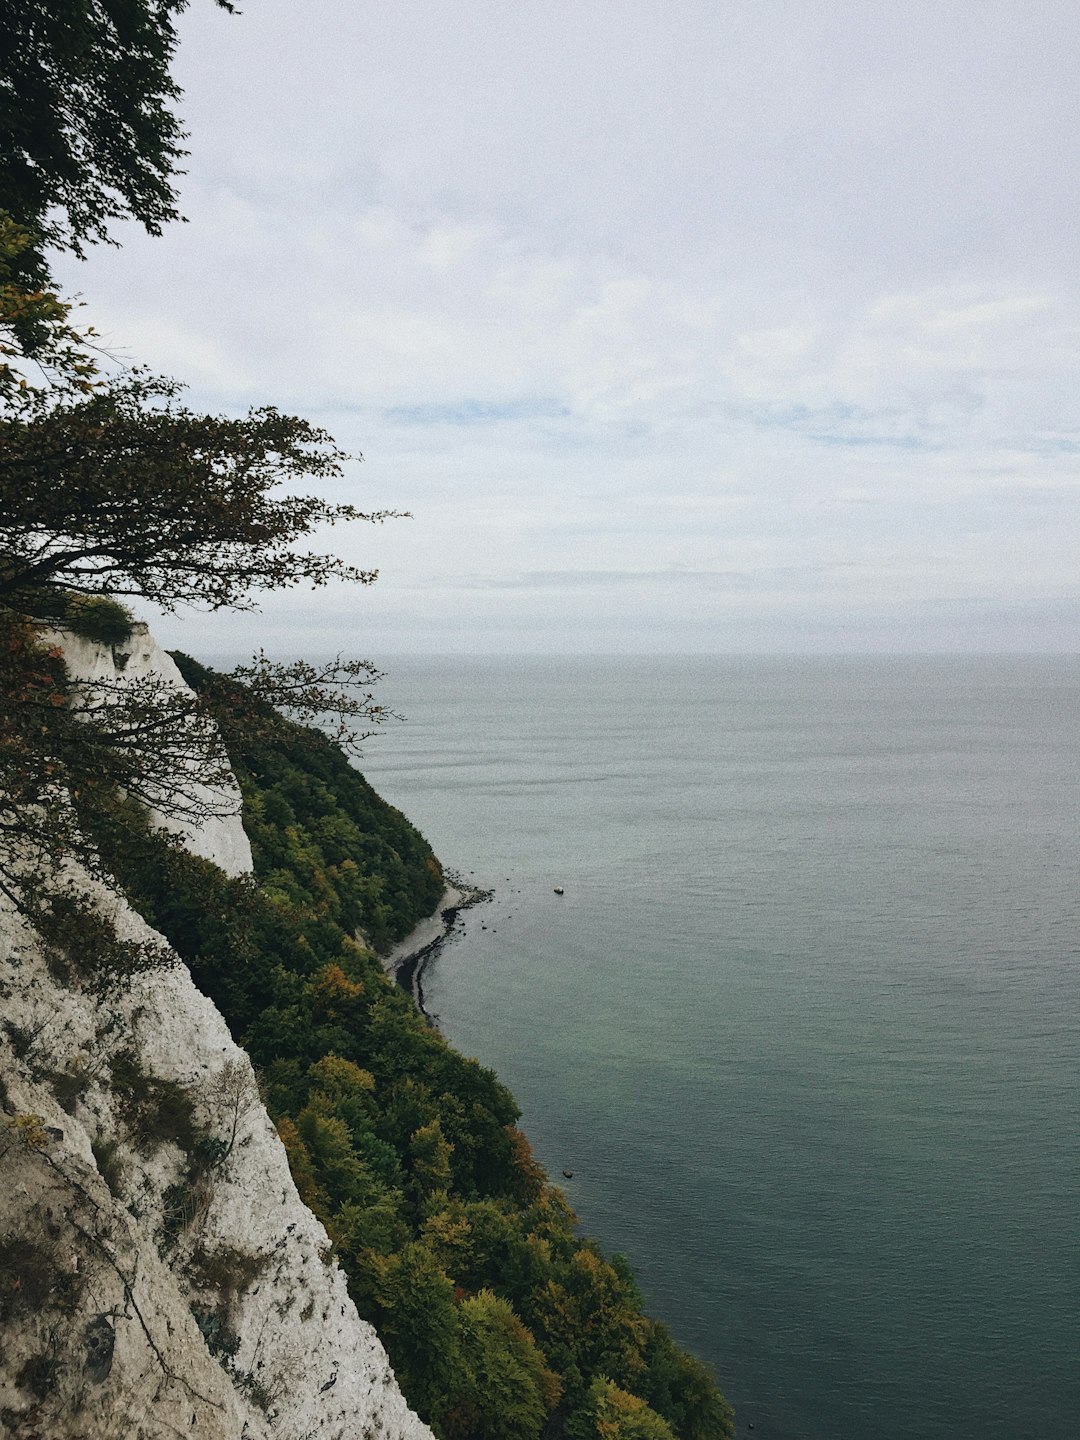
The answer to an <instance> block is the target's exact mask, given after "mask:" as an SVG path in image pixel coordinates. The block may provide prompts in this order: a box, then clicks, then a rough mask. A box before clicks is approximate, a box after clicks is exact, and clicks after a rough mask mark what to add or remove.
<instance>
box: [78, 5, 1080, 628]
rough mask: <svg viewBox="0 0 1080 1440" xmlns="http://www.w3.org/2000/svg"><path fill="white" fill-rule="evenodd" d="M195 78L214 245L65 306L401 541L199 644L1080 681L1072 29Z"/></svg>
mask: <svg viewBox="0 0 1080 1440" xmlns="http://www.w3.org/2000/svg"><path fill="white" fill-rule="evenodd" d="M177 76H178V79H179V81H180V83H181V85H182V86H183V88H184V90H185V98H184V101H183V103H182V106H181V114H182V116H183V118H184V121H185V123H186V125H187V128H188V130H189V132H190V138H189V141H188V145H189V149H190V152H191V153H190V157H189V160H188V161H187V170H188V173H187V174H186V175H185V176H184V177H183V179H182V181H181V185H180V192H181V208H182V210H183V212H184V214H185V216H186V217H187V223H186V224H183V225H174V226H171V227H169V229H168V230H167V232H166V234H165V235H164V236H163V237H161V238H157V239H153V238H149V237H147V236H145V235H144V234H143V233H142V232H141V231H139V230H138V229H137V228H136V227H134V226H122V227H119V228H118V229H117V231H116V235H117V238H118V239H119V240H120V241H121V246H120V248H117V249H108V248H104V247H99V248H98V249H97V250H96V251H94V252H93V253H92V255H91V256H90V258H89V259H88V260H87V261H85V262H82V263H80V262H78V261H75V260H74V259H66V260H65V261H64V262H63V264H62V265H61V266H60V267H59V268H60V271H61V274H62V278H63V279H64V281H65V282H66V284H67V286H68V288H71V289H76V290H78V291H80V292H81V293H82V295H83V296H84V298H85V301H86V305H87V309H86V312H85V313H86V315H87V318H88V319H90V320H91V321H93V322H94V323H95V325H96V327H97V328H98V330H99V331H101V332H102V333H103V335H104V337H105V340H106V343H107V344H108V346H109V348H110V349H111V350H112V351H113V352H114V353H115V354H117V355H119V356H122V357H130V358H131V359H133V360H138V361H141V362H144V363H147V364H149V365H151V366H152V367H154V368H155V369H157V370H160V371H163V372H165V373H168V374H171V375H174V376H176V377H177V378H179V379H181V380H183V381H185V382H186V383H187V384H188V385H189V387H190V392H189V403H191V404H194V405H198V406H202V407H206V408H207V409H212V410H215V411H223V412H229V413H235V412H243V411H244V410H245V409H246V408H247V407H248V406H249V405H258V404H265V403H273V404H276V405H278V406H279V407H280V408H282V409H285V410H288V411H290V412H292V413H296V414H301V415H304V416H307V417H309V418H311V419H312V420H314V421H316V422H317V423H319V424H320V425H323V426H325V427H326V428H327V429H328V430H330V431H331V432H332V433H333V435H334V436H335V438H336V439H337V440H338V441H339V443H341V444H342V445H344V446H345V447H346V448H347V449H349V450H350V451H354V452H362V454H363V462H362V463H359V462H358V463H356V464H354V465H351V466H350V467H349V469H348V474H347V476H346V477H345V479H344V481H343V482H342V484H341V485H340V486H339V487H336V488H335V489H334V491H333V492H332V496H333V498H335V499H349V500H352V501H354V502H355V503H357V504H359V505H360V506H361V507H362V508H364V509H365V510H378V509H385V508H389V509H394V510H405V511H409V512H410V514H411V518H408V519H400V520H395V521H391V522H388V523H387V524H385V525H383V526H380V527H373V526H366V525H359V526H353V527H349V528H348V529H341V528H338V529H335V530H334V531H333V532H331V533H330V534H328V535H325V536H320V537H319V538H320V544H321V546H322V548H328V549H333V550H335V551H336V552H337V553H340V554H342V555H343V556H345V557H346V558H347V559H349V560H350V561H354V562H355V563H357V564H360V565H362V566H364V567H367V568H370V567H375V568H377V569H378V570H379V572H380V578H379V580H378V583H377V584H376V585H375V586H373V587H371V588H365V589H359V590H349V589H345V588H343V587H333V588H330V589H327V590H323V591H319V592H315V593H310V594H309V593H303V592H298V591H293V592H289V593H287V594H282V595H275V596H270V597H267V599H266V601H265V603H264V604H263V607H262V614H261V616H250V615H225V614H221V615H214V616H191V615H190V614H189V615H187V616H184V617H179V618H165V619H161V620H160V621H159V622H158V624H157V626H156V628H157V630H158V631H159V633H160V635H161V638H162V639H163V640H164V641H165V642H166V643H168V644H170V645H181V646H183V647H184V648H186V649H191V650H193V651H195V652H197V653H201V654H204V655H209V656H213V655H215V654H225V653H233V652H241V653H246V652H248V651H250V650H251V649H252V648H253V646H256V645H264V646H265V647H266V648H267V649H268V650H269V651H271V652H272V653H276V654H294V653H309V654H314V653H320V654H321V653H325V652H328V651H335V650H338V649H346V650H350V651H358V652H359V653H363V654H371V655H373V656H382V655H390V654H395V653H402V652H406V653H407V652H417V653H433V652H439V653H462V652H470V653H471V652H555V653H560V652H574V653H590V652H592V653H612V652H614V653H623V652H626V653H670V652H691V653H695V652H719V653H754V652H779V653H787V652H791V653H818V652H920V651H927V652H956V651H991V652H992V651H1077V650H1080V579H1078V575H1077V560H1078V556H1080V523H1078V522H1080V486H1078V480H1080V475H1078V470H1080V385H1078V380H1080V374H1078V371H1080V344H1078V341H1080V273H1078V267H1077V249H1078V236H1080V205H1078V188H1080V164H1078V163H1077V162H1078V159H1080V156H1078V154H1077V151H1078V148H1080V125H1078V124H1077V99H1076V97H1077V95H1078V94H1080V6H1078V5H1076V3H1075V0H1009V3H1004V0H905V3H904V4H900V5H898V4H896V3H895V0H889V3H879V0H573V3H569V0H545V3H544V4H543V5H534V4H525V3H509V4H508V3H507V0H468V3H465V0H245V4H244V13H243V15H242V16H239V17H230V16H228V15H226V14H225V13H224V12H223V11H221V10H220V9H218V8H217V7H215V6H213V5H212V4H211V3H210V0H193V4H192V7H191V9H190V10H189V11H188V12H187V14H186V15H185V17H184V20H183V23H182V44H181V48H180V52H179V55H178V63H177ZM312 488H315V489H317V488H318V487H317V486H315V487H312Z"/></svg>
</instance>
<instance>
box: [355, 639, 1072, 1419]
mask: <svg viewBox="0 0 1080 1440" xmlns="http://www.w3.org/2000/svg"><path fill="white" fill-rule="evenodd" d="M386 668H387V670H388V671H389V672H390V673H389V678H388V680H387V681H386V682H384V686H383V692H384V697H385V698H386V699H387V700H388V701H389V702H390V703H392V704H394V705H395V706H396V707H397V708H398V709H400V710H403V711H404V712H405V713H406V714H407V715H408V723H407V724H404V725H402V726H398V727H395V728H394V730H393V731H392V732H391V733H388V734H387V735H385V736H383V737H381V738H380V739H378V740H376V741H373V742H371V744H370V746H369V753H368V756H367V757H366V760H365V764H364V767H363V768H364V769H365V770H366V772H367V773H368V775H369V776H370V778H371V779H372V781H373V782H374V783H375V784H376V786H377V787H378V788H379V789H380V790H381V792H382V793H383V794H384V795H386V797H387V798H388V799H390V800H391V801H392V802H393V803H394V804H396V805H398V806H400V808H402V809H403V810H404V811H405V812H406V813H407V814H408V815H409V816H410V818H411V819H412V820H413V821H414V822H415V823H416V824H418V825H419V826H420V828H421V829H422V830H423V831H424V832H425V834H426V835H427V836H428V838H429V840H430V841H431V842H432V844H433V845H434V847H435V849H436V851H437V852H438V853H439V855H440V856H441V857H442V859H443V860H444V862H445V863H446V864H448V865H450V866H454V867H457V868H458V869H459V870H461V871H462V872H465V873H467V874H471V875H472V876H474V878H475V880H476V881H477V882H479V883H482V884H484V885H490V886H492V887H493V888H494V889H495V892H496V893H495V898H494V900H493V902H492V903H491V904H489V905H488V906H486V907H483V908H480V909H477V910H474V911H472V912H470V914H469V916H468V919H467V923H466V932H465V934H464V936H463V937H462V938H461V939H459V940H457V941H455V942H453V943H451V944H450V945H449V946H448V947H447V948H446V949H445V950H444V951H443V953H442V955H441V956H440V958H439V959H438V960H437V961H436V962H435V964H434V965H433V967H432V968H431V969H430V970H429V972H428V974H427V977H426V984H425V991H426V995H427V999H428V1004H429V1008H431V1009H433V1010H434V1011H435V1012H437V1014H438V1015H439V1017H440V1020H441V1024H442V1028H443V1029H444V1031H445V1033H446V1034H447V1035H448V1037H449V1038H450V1039H451V1040H452V1041H453V1042H454V1043H455V1044H456V1045H457V1046H458V1047H459V1048H461V1049H463V1050H465V1051H466V1052H468V1053H470V1054H473V1055H476V1056H478V1057H479V1058H480V1059H481V1060H483V1061H484V1062H485V1063H486V1064H490V1065H492V1066H494V1067H495V1069H496V1070H497V1071H498V1072H499V1074H500V1075H501V1076H502V1077H503V1078H504V1080H505V1081H506V1082H507V1084H508V1085H509V1086H510V1088H511V1089H512V1090H513V1091H514V1093H515V1094H516V1096H517V1097H518V1100H519V1102H520V1103H521V1105H522V1107H523V1109H524V1122H523V1123H524V1125H525V1128H526V1130H527V1131H528V1133H529V1135H530V1137H531V1138H532V1140H533V1142H534V1146H535V1147H536V1149H537V1150H538V1152H539V1154H540V1157H541V1158H542V1160H543V1161H544V1162H545V1164H546V1165H547V1167H548V1168H549V1170H550V1171H552V1172H553V1173H554V1174H556V1175H558V1174H559V1172H560V1171H562V1170H563V1169H567V1170H572V1171H573V1179H572V1180H568V1181H567V1182H566V1190H567V1193H568V1195H569V1198H570V1200H571V1202H572V1203H573V1204H574V1206H575V1207H576V1209H577V1211H578V1213H579V1215H580V1216H581V1219H582V1223H583V1228H584V1229H585V1230H586V1231H587V1232H588V1233H591V1234H595V1235H596V1236H597V1237H599V1238H600V1240H601V1241H602V1243H603V1244H604V1245H605V1247H606V1248H608V1249H609V1250H622V1251H625V1252H626V1253H627V1254H628V1255H629V1257H630V1259H631V1261H632V1263H633V1265H634V1268H635V1270H636V1272H637V1275H638V1277H639V1279H640V1282H641V1285H642V1289H643V1291H644V1294H645V1297H646V1300H647V1303H648V1307H649V1308H650V1310H651V1312H652V1313H654V1314H657V1315H659V1316H661V1317H662V1318H664V1319H666V1320H667V1321H668V1322H669V1323H670V1324H671V1326H672V1328H673V1329H674V1330H675V1332H676V1334H677V1335H678V1337H679V1338H680V1339H681V1340H682V1341H683V1342H684V1343H685V1344H687V1345H688V1346H689V1347H690V1348H692V1349H693V1350H694V1351H695V1352H696V1353H698V1354H699V1355H701V1356H702V1357H703V1358H704V1359H706V1360H708V1361H709V1362H710V1363H712V1364H713V1365H714V1366H715V1368H716V1371H717V1373H718V1375H719V1378H720V1380H721V1383H722V1384H723V1386H724V1389H725V1390H726V1392H727V1393H728V1395H729V1397H730V1398H731V1399H732V1401H733V1402H734V1403H735V1405H736V1406H737V1409H738V1420H739V1434H740V1435H742V1434H746V1433H747V1432H748V1426H749V1424H750V1423H753V1426H754V1435H755V1440H912V1437H918V1440H939V1437H940V1440H944V1437H949V1440H998V1437H1000V1440H1019V1437H1027V1436H1031V1437H1054V1440H1066V1437H1072V1436H1076V1435H1078V1434H1080V1223H1078V1222H1080V1147H1078V1133H1077V1131H1078V1127H1077V1122H1078V1120H1080V1058H1078V1057H1080V1044H1078V1035H1080V884H1078V882H1080V766H1078V764H1077V761H1078V755H1080V658H1060V657H1032V658H1024V659H1014V658H999V657H992V658H991V657H984V658H968V659H946V658H933V659H895V658H888V659H884V658H876V659H833V658H815V659H789V658H784V659H779V658H760V659H728V658H699V657H680V658H669V659H662V660H657V659H647V660H639V659H631V660H627V659H618V660H616V659H601V660H596V659H571V660H566V659H529V660H521V659H516V660H506V659H476V658H471V659H449V658H439V659H432V660H417V659H407V660H406V659H397V660H393V661H390V662H388V663H387V665H386ZM560 884H561V885H563V886H564V887H565V891H566V893H565V895H564V896H563V897H561V898H560V897H558V896H556V895H555V894H554V893H553V887H554V886H555V885H560Z"/></svg>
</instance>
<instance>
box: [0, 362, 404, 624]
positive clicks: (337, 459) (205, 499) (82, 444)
mask: <svg viewBox="0 0 1080 1440" xmlns="http://www.w3.org/2000/svg"><path fill="white" fill-rule="evenodd" d="M179 391H180V387H179V386H177V385H176V384H174V383H173V382H171V381H166V380H161V379H155V378H150V377H147V376H143V375H131V376H128V377H126V378H123V379H120V380H116V381H110V382H109V383H108V384H107V385H105V386H104V387H103V388H101V389H99V390H96V391H94V392H93V393H92V394H90V395H89V396H85V397H74V398H66V399H64V400H62V401H61V402H60V403H59V404H54V403H51V401H50V399H49V397H44V396H43V397H39V398H38V399H37V400H36V402H30V403H28V404H27V405H26V406H24V407H21V409H20V411H19V412H18V413H14V414H11V413H9V414H7V415H5V416H0V602H3V603H6V604H9V605H11V604H14V605H16V606H18V605H19V602H20V601H22V602H23V603H24V604H26V603H34V602H35V598H37V599H40V597H41V596H42V595H43V593H44V592H48V591H55V590H75V591H81V592H83V593H89V594H102V593H109V594H113V595H127V596H134V595H137V596H141V597H142V598H143V599H146V600H150V601H152V602H153V603H154V604H156V605H159V606H161V607H162V608H163V609H167V610H172V609H175V608H176V607H177V606H178V605H182V604H193V605H198V606H202V607H205V608H206V609H210V610H216V609H220V608H223V607H229V608H232V609H252V608H254V604H253V592H256V591H259V590H268V589H281V588H283V587H287V586H292V585H296V584H299V583H301V582H307V583H309V584H312V585H324V584H326V583H327V581H329V580H331V579H341V580H346V581H352V582H354V583H358V584H361V585H366V584H370V583H371V581H372V580H374V579H375V572H373V571H370V570H361V569H359V568H357V567H355V566H351V565H347V564H345V563H344V561H342V560H339V559H338V558H337V557H336V556H333V555H326V554H318V553H312V552H310V551H308V550H306V549H302V548H298V546H297V542H298V541H299V540H300V539H302V537H304V536H306V535H308V534H310V533H311V532H312V531H313V530H314V529H315V528H316V527H318V526H321V525H333V524H336V523H338V522H340V521H343V520H366V521H370V522H377V521H380V520H384V519H386V518H387V512H380V513H375V514H364V513H363V512H361V511H360V510H358V509H357V508H356V507H355V506H353V505H341V504H330V503H328V502H326V501H324V500H321V499H318V498H317V497H315V496H312V495H296V494H277V493H274V492H275V491H276V489H277V487H278V486H282V485H286V484H290V483H295V482H296V481H297V480H298V479H299V478H301V477H308V476H314V477H318V478H320V479H326V478H333V477H336V476H338V475H340V473H341V463H342V461H343V460H345V459H346V458H347V457H346V456H345V455H344V454H343V452H341V451H340V450H338V449H337V447H336V446H334V445H333V443H332V441H331V439H330V437H329V436H328V435H327V434H326V433H325V432H324V431H321V430H319V429H316V428H315V427H314V426H312V425H310V424H309V423H308V422H307V421H305V420H299V419H297V418H295V417H293V416H286V415H282V414H281V413H280V412H278V411H277V410H275V409H273V408H272V407H265V408H262V409H259V410H253V411H251V412H249V414H248V415H247V417H246V418H244V419H240V420H234V419H231V418H228V417H225V416H208V415H199V414H196V413H195V412H193V411H191V410H189V409H188V408H187V407H185V406H183V405H182V404H180V403H179V401H178V398H177V397H178V394H179Z"/></svg>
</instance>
